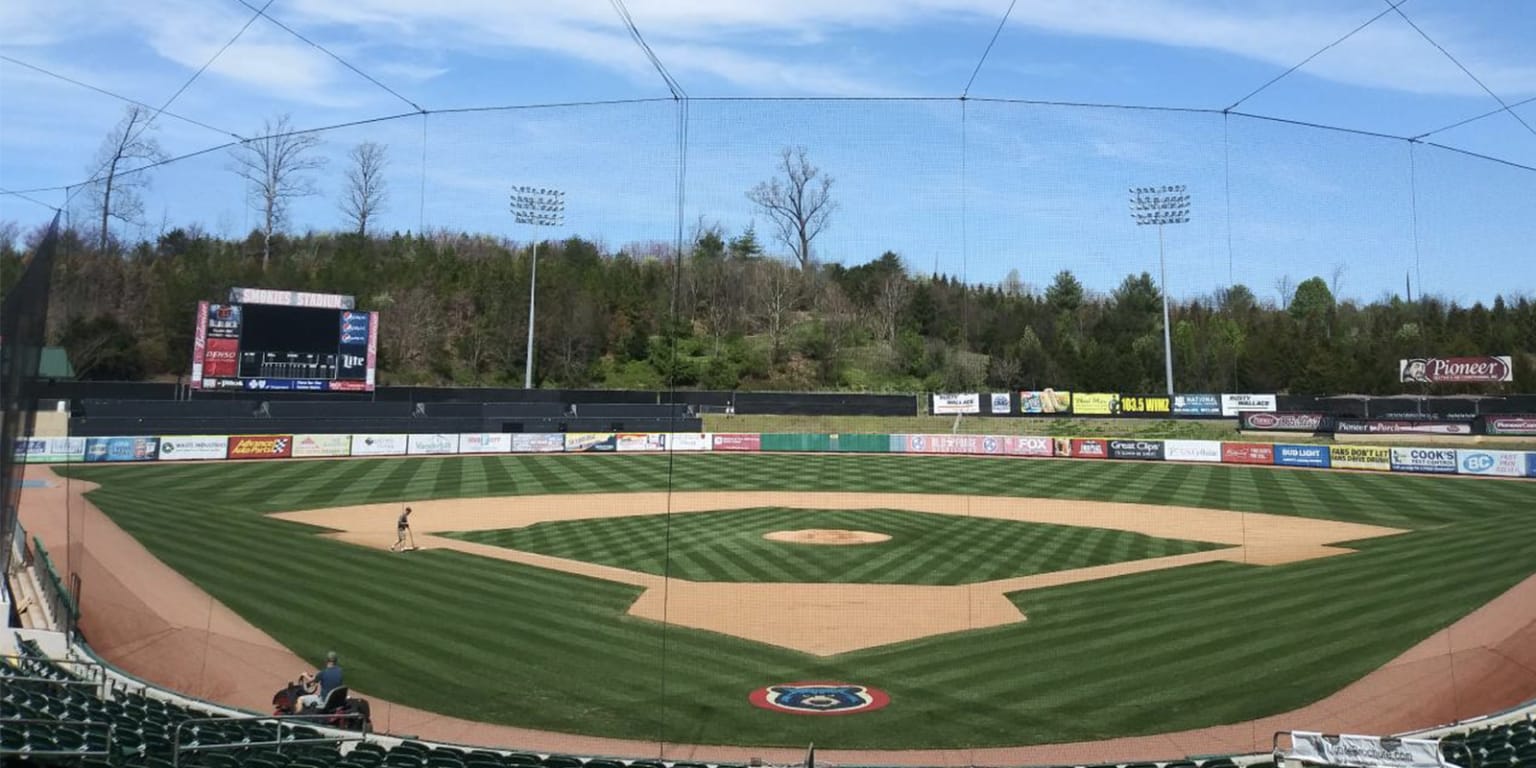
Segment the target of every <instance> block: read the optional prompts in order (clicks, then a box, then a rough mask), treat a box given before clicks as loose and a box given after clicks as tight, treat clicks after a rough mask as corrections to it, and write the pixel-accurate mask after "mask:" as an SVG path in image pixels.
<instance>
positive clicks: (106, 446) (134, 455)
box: [84, 437, 160, 462]
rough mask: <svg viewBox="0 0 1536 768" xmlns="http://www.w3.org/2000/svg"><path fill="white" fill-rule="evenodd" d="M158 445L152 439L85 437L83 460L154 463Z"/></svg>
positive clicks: (157, 442)
mask: <svg viewBox="0 0 1536 768" xmlns="http://www.w3.org/2000/svg"><path fill="white" fill-rule="evenodd" d="M159 447H160V443H159V441H158V440H156V439H155V438H153V437H87V438H86V439H85V452H84V458H85V460H86V461H89V462H98V461H154V460H155V455H156V453H157V452H158V449H159Z"/></svg>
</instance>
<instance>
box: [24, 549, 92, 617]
mask: <svg viewBox="0 0 1536 768" xmlns="http://www.w3.org/2000/svg"><path fill="white" fill-rule="evenodd" d="M32 547H33V549H34V550H36V552H37V558H38V560H40V561H42V563H43V570H44V572H46V573H47V574H48V579H47V584H45V587H46V588H47V590H48V591H49V592H50V593H51V597H52V598H53V600H54V601H55V602H56V603H58V605H59V606H60V607H62V608H64V609H65V610H66V612H67V620H66V621H65V624H66V626H65V627H61V629H69V628H72V627H74V626H75V623H76V622H78V621H79V620H80V606H79V605H77V604H76V603H75V598H74V596H73V595H71V594H70V593H69V590H67V589H65V588H64V580H63V579H62V578H60V577H59V571H58V569H57V568H55V567H54V565H53V558H52V557H51V556H49V554H48V549H47V548H46V547H44V546H43V540H42V539H40V538H38V537H36V536H33V537H32ZM54 618H55V620H60V619H61V618H64V617H58V616H55V617H54Z"/></svg>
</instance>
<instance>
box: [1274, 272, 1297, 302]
mask: <svg viewBox="0 0 1536 768" xmlns="http://www.w3.org/2000/svg"><path fill="white" fill-rule="evenodd" d="M1275 293H1278V294H1280V308H1281V309H1289V308H1290V306H1291V297H1292V296H1294V295H1296V284H1295V283H1292V282H1291V276H1290V275H1281V276H1279V277H1277V278H1275Z"/></svg>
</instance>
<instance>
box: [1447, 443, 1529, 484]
mask: <svg viewBox="0 0 1536 768" xmlns="http://www.w3.org/2000/svg"><path fill="white" fill-rule="evenodd" d="M1456 471H1457V472H1459V473H1461V474H1464V475H1497V476H1499V477H1523V476H1525V454H1524V453H1522V452H1520V451H1479V450H1466V449H1458V450H1457V451H1456Z"/></svg>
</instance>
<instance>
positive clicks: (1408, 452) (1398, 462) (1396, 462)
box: [1392, 448, 1456, 475]
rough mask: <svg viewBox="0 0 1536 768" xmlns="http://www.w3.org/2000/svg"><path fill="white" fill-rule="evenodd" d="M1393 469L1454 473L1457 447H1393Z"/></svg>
mask: <svg viewBox="0 0 1536 768" xmlns="http://www.w3.org/2000/svg"><path fill="white" fill-rule="evenodd" d="M1392 471H1393V472H1425V473H1429V474H1441V475H1448V474H1453V473H1455V472H1456V449H1455V448H1393V449H1392Z"/></svg>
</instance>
